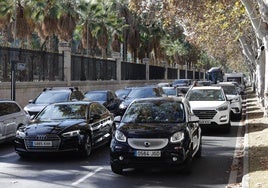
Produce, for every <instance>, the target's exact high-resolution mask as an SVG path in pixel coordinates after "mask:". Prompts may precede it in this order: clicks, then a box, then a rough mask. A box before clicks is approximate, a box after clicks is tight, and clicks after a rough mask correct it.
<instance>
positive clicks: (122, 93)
mask: <svg viewBox="0 0 268 188" xmlns="http://www.w3.org/2000/svg"><path fill="white" fill-rule="evenodd" d="M130 91H131V89H119V90H116V91H115V94H116V96H117V97H119V98H120V99H124V98H125V97H127V95H128V94H129V92H130Z"/></svg>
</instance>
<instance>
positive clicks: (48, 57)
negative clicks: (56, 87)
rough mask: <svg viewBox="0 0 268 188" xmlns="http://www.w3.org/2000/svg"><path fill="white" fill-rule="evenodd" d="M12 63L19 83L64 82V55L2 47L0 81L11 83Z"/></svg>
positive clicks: (0, 51)
mask: <svg viewBox="0 0 268 188" xmlns="http://www.w3.org/2000/svg"><path fill="white" fill-rule="evenodd" d="M11 62H13V63H15V70H16V71H15V72H16V80H17V81H21V82H23V81H45V80H50V81H53V80H63V79H64V71H63V69H64V63H63V54H58V53H50V52H42V51H33V50H26V49H18V48H8V47H0V81H2V82H9V81H11V71H12V70H11V68H12V66H11Z"/></svg>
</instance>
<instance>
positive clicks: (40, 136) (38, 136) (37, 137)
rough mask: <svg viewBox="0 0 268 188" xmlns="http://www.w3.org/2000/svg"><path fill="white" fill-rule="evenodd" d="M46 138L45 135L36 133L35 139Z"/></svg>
mask: <svg viewBox="0 0 268 188" xmlns="http://www.w3.org/2000/svg"><path fill="white" fill-rule="evenodd" d="M46 138H47V136H46V135H37V136H36V139H37V140H45V139H46Z"/></svg>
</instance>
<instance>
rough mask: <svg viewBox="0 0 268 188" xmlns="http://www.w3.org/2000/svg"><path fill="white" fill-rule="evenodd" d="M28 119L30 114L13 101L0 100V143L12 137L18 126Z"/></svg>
mask: <svg viewBox="0 0 268 188" xmlns="http://www.w3.org/2000/svg"><path fill="white" fill-rule="evenodd" d="M29 119H30V116H29V115H28V114H27V113H26V112H25V111H24V110H23V109H22V108H21V107H20V105H19V104H18V103H16V102H15V101H10V100H0V143H2V142H5V141H8V140H12V139H14V138H15V135H16V131H17V129H18V127H20V126H22V125H25V124H26V123H27V122H28V121H29Z"/></svg>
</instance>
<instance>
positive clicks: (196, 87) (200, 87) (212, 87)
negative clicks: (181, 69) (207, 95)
mask: <svg viewBox="0 0 268 188" xmlns="http://www.w3.org/2000/svg"><path fill="white" fill-rule="evenodd" d="M192 89H215V90H218V89H222V88H221V86H195V87H192Z"/></svg>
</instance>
